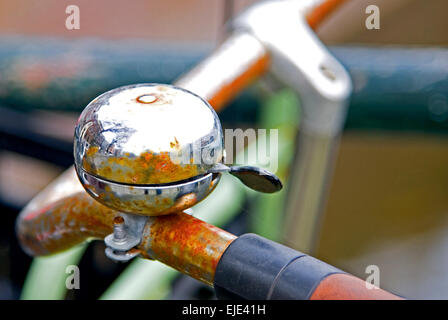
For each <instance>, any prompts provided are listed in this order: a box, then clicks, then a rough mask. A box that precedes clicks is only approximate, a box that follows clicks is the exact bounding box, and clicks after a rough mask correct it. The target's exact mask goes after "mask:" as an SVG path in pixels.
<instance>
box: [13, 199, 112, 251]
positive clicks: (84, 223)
mask: <svg viewBox="0 0 448 320" xmlns="http://www.w3.org/2000/svg"><path fill="white" fill-rule="evenodd" d="M115 216H116V211H114V210H112V209H109V208H107V207H105V206H103V205H101V204H100V203H99V202H97V201H95V200H94V199H93V198H92V197H90V196H89V195H88V194H87V193H85V192H79V193H77V194H74V195H73V196H70V197H66V198H63V199H61V200H59V201H56V202H54V203H52V204H51V205H49V206H46V207H43V208H41V209H39V210H36V211H30V212H27V213H25V214H23V216H21V217H20V219H19V222H18V225H17V227H18V229H17V231H18V232H17V234H18V237H19V240H20V243H21V245H22V247H23V248H24V249H25V250H26V251H27V252H28V253H29V254H32V255H39V256H40V255H47V254H53V253H57V252H60V251H64V250H67V249H69V248H71V247H73V246H74V245H77V244H79V243H82V242H84V241H85V240H87V239H88V238H97V239H103V238H104V237H105V236H107V235H108V234H110V233H112V229H113V219H114V217H115Z"/></svg>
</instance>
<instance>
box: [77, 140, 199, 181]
mask: <svg viewBox="0 0 448 320" xmlns="http://www.w3.org/2000/svg"><path fill="white" fill-rule="evenodd" d="M178 143H179V142H178V141H177V139H176V138H175V142H174V144H178ZM98 151H99V149H98V147H90V148H89V149H88V150H87V152H86V156H85V157H84V159H83V167H84V169H85V170H86V171H87V172H89V173H91V174H95V175H97V176H100V177H103V178H106V179H108V180H112V181H116V182H122V183H129V184H163V183H170V182H175V181H180V180H185V179H188V178H191V177H194V176H197V175H199V170H198V166H197V165H196V164H192V163H190V164H185V165H182V164H176V163H174V162H172V161H171V157H170V154H169V153H168V152H161V153H152V152H150V151H147V152H143V153H142V154H140V155H139V156H137V157H110V158H108V159H107V161H106V162H105V163H104V164H102V165H101V166H100V165H96V164H95V163H93V162H92V161H89V159H90V158H93V157H95V154H96V153H97V152H98Z"/></svg>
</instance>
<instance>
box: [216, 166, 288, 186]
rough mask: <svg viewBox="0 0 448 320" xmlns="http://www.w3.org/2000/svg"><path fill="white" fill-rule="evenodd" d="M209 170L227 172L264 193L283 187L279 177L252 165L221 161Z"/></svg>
mask: <svg viewBox="0 0 448 320" xmlns="http://www.w3.org/2000/svg"><path fill="white" fill-rule="evenodd" d="M209 172H211V173H222V172H228V173H230V174H231V175H233V176H235V177H237V178H238V179H240V181H241V182H242V183H244V184H245V185H246V186H247V187H249V188H251V189H253V190H255V191H258V192H264V193H274V192H277V191H280V190H281V189H282V188H283V185H282V182H281V181H280V179H279V178H278V177H277V176H276V175H275V174H273V173H272V172H269V171H268V170H265V169H262V168H258V167H253V166H232V167H229V166H226V165H224V164H222V163H217V164H215V165H214V166H213V167H212V168H211V169H210V170H209Z"/></svg>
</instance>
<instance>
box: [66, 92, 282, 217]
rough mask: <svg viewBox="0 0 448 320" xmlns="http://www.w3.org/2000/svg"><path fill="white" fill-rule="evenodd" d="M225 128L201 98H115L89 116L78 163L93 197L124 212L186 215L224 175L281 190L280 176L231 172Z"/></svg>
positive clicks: (78, 143)
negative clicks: (227, 156)
mask: <svg viewBox="0 0 448 320" xmlns="http://www.w3.org/2000/svg"><path fill="white" fill-rule="evenodd" d="M224 154H225V152H224V141H223V133H222V128H221V123H220V121H219V118H218V116H217V115H216V113H215V111H214V110H213V109H212V108H211V107H210V105H209V104H208V103H207V102H206V101H205V100H203V99H202V98H200V97H199V96H197V95H195V94H194V93H191V92H189V91H187V90H184V89H181V88H177V87H174V86H171V85H165V84H136V85H130V86H124V87H120V88H117V89H114V90H111V91H108V92H106V93H104V94H102V95H100V96H99V97H97V98H96V99H94V100H93V101H92V102H90V103H89V105H88V106H87V107H86V108H85V109H84V111H83V112H82V114H81V116H80V117H79V119H78V123H77V125H76V128H75V141H74V156H75V168H76V172H77V174H78V177H79V179H80V181H81V183H82V185H83V186H84V188H85V189H86V191H87V192H88V193H89V194H90V195H91V196H93V197H94V198H95V199H97V200H98V201H99V202H101V203H102V204H104V205H106V206H108V207H110V208H113V209H116V210H118V211H121V212H127V213H137V214H143V215H150V216H156V215H163V214H169V213H172V212H176V211H180V210H185V209H187V208H189V207H191V206H193V205H195V204H196V203H198V202H199V201H201V200H203V199H204V198H205V197H206V196H207V195H208V194H210V192H211V191H213V189H214V188H215V186H216V185H217V183H218V182H219V179H220V175H221V173H222V172H229V173H231V174H233V175H235V176H237V177H238V178H239V179H240V180H241V181H243V183H245V184H246V185H248V186H249V187H251V188H253V189H255V190H258V191H262V192H275V191H278V190H280V189H281V187H282V185H281V182H280V180H279V179H278V178H277V177H276V176H275V175H273V174H272V173H270V172H268V171H265V170H263V169H259V168H255V167H248V166H245V167H227V166H226V165H224Z"/></svg>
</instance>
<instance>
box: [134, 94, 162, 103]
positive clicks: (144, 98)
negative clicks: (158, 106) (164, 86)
mask: <svg viewBox="0 0 448 320" xmlns="http://www.w3.org/2000/svg"><path fill="white" fill-rule="evenodd" d="M158 99H159V97H158V95H156V94H153V93H150V94H142V95H141V96H139V97H137V99H136V101H137V102H140V103H144V104H151V103H154V102H156V101H157V100H158Z"/></svg>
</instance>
